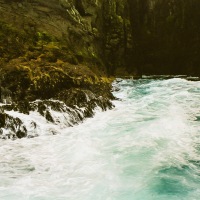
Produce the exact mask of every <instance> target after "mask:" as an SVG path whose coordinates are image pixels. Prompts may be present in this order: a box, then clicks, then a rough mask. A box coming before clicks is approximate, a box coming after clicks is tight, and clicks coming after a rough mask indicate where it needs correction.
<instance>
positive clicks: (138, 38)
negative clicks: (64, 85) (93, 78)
mask: <svg viewBox="0 0 200 200" xmlns="http://www.w3.org/2000/svg"><path fill="white" fill-rule="evenodd" d="M199 8H200V3H199V1H197V0H193V1H191V0H180V1H174V0H140V1H138V0H49V1H45V0H0V12H1V20H0V54H1V62H2V63H4V62H8V61H10V60H12V59H13V58H18V57H23V58H24V59H25V60H31V59H35V60H37V59H38V58H39V59H42V60H45V61H48V62H54V63H55V62H56V61H57V60H61V61H62V62H68V63H70V64H73V65H78V64H83V65H86V66H89V68H90V69H91V70H92V71H93V72H94V73H96V74H98V75H99V74H109V75H113V74H117V75H125V74H146V73H147V74H148V73H149V74H181V73H183V74H200V71H199V67H198V65H199V63H200V60H199V53H200V52H199V49H200V48H199V47H200V44H199V41H200V36H199V35H200V34H199V33H200V28H199V19H200V14H199V12H198V9H199Z"/></svg>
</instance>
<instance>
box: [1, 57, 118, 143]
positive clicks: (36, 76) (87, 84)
mask: <svg viewBox="0 0 200 200" xmlns="http://www.w3.org/2000/svg"><path fill="white" fill-rule="evenodd" d="M0 80H1V90H0V99H1V104H0V138H2V139H16V138H23V137H28V138H32V137H35V136H38V132H37V131H36V129H37V127H38V121H37V120H36V121H34V119H33V120H31V119H30V120H29V122H28V124H27V123H24V121H27V120H26V118H30V116H31V115H37V116H38V118H42V119H41V120H42V121H43V123H50V124H52V125H56V124H62V126H63V127H69V126H73V125H75V124H78V123H80V122H82V121H83V120H84V119H85V118H88V117H92V116H93V115H94V113H95V109H101V110H102V111H106V110H107V109H111V108H112V107H113V104H112V102H111V100H112V99H114V97H113V95H112V93H111V83H112V81H113V78H108V77H106V76H103V75H97V74H95V73H94V72H93V71H92V70H91V69H89V68H88V67H87V66H86V65H72V64H70V63H68V62H61V61H57V62H54V63H53V62H51V63H50V62H47V61H46V60H33V59H32V60H31V61H26V60H25V59H23V58H18V59H13V60H11V61H10V62H8V63H6V64H5V65H2V68H1V77H0ZM39 123H40V122H39ZM30 129H31V130H30ZM52 134H55V131H52Z"/></svg>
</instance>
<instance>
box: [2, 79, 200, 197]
mask: <svg viewBox="0 0 200 200" xmlns="http://www.w3.org/2000/svg"><path fill="white" fill-rule="evenodd" d="M113 85H114V88H118V90H116V91H115V92H114V95H115V96H116V97H118V98H119V99H121V100H119V101H114V104H115V108H114V109H113V110H111V111H107V112H98V111H97V114H96V115H95V117H94V118H92V119H87V120H86V121H85V122H84V123H83V124H80V125H78V126H75V127H71V128H67V129H61V128H59V127H58V128H57V129H58V131H59V132H60V133H61V134H59V135H56V136H49V135H48V133H47V134H46V135H45V134H44V135H43V136H41V137H38V138H34V139H31V140H27V139H22V140H16V141H1V144H0V199H2V200H199V199H200V82H191V81H187V80H184V79H179V78H177V79H169V80H145V79H143V80H119V81H118V82H115V83H114V84H113ZM45 126H48V124H45ZM41 131H42V128H41Z"/></svg>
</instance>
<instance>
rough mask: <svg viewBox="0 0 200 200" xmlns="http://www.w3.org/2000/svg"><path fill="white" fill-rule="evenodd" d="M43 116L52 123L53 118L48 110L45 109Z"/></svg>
mask: <svg viewBox="0 0 200 200" xmlns="http://www.w3.org/2000/svg"><path fill="white" fill-rule="evenodd" d="M45 118H46V119H47V121H49V122H52V123H54V119H53V117H52V116H51V113H50V111H49V110H47V111H46V115H45Z"/></svg>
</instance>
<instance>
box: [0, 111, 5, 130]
mask: <svg viewBox="0 0 200 200" xmlns="http://www.w3.org/2000/svg"><path fill="white" fill-rule="evenodd" d="M5 124H6V114H5V113H0V128H3V127H5Z"/></svg>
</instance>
